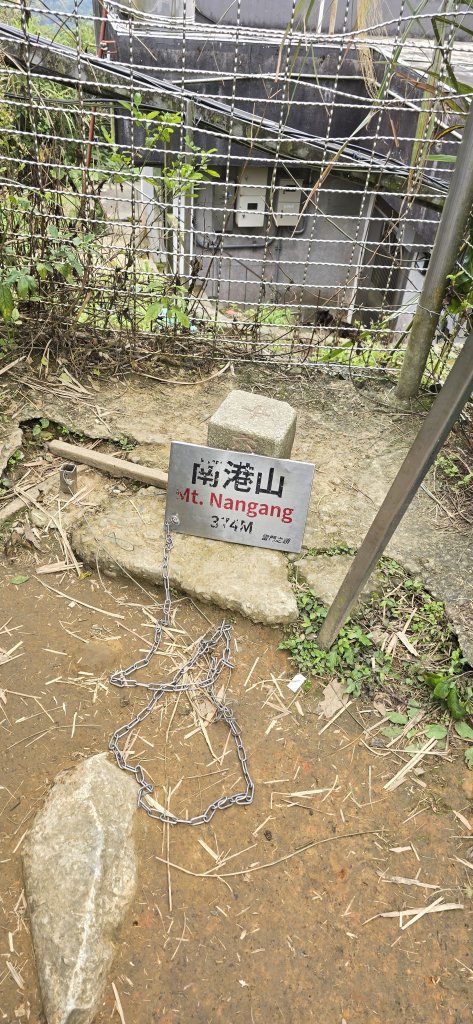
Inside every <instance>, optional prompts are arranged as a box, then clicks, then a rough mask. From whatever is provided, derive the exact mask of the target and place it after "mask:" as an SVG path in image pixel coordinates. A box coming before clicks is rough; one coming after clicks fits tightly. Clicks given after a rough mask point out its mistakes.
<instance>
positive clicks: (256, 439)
mask: <svg viewBox="0 0 473 1024" xmlns="http://www.w3.org/2000/svg"><path fill="white" fill-rule="evenodd" d="M296 423H297V414H296V411H295V409H293V408H292V406H290V405H289V403H288V402H280V401H279V400H278V399H276V398H266V396H265V395H259V394H258V395H255V394H253V392H252V391H240V390H239V389H235V390H234V391H231V392H230V394H229V395H227V397H226V398H225V400H224V401H223V402H222V404H221V405H220V406H219V408H218V409H217V410H216V411H215V412H214V414H213V416H211V418H210V420H209V425H208V430H207V442H208V444H209V445H210V447H211V448H225V449H227V448H231V449H235V448H236V449H238V451H240V452H256V454H257V455H269V456H271V458H275V459H290V457H291V452H292V445H293V443H294V435H295V432H296Z"/></svg>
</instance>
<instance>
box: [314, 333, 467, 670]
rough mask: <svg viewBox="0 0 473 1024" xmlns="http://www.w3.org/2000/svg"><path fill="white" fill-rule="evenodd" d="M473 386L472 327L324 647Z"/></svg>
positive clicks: (359, 558) (327, 629)
mask: <svg viewBox="0 0 473 1024" xmlns="http://www.w3.org/2000/svg"><path fill="white" fill-rule="evenodd" d="M472 390H473V331H472V332H471V334H469V335H468V338H467V339H466V341H465V344H464V346H463V349H462V351H461V352H460V354H459V356H458V358H457V360H456V362H455V364H454V366H453V367H452V369H451V370H450V373H449V375H448V377H447V380H446V381H445V384H444V386H443V388H442V390H441V392H440V394H439V395H437V398H436V399H435V401H434V404H433V405H432V408H431V410H430V412H429V413H428V414H427V416H426V418H425V420H424V422H423V424H422V426H421V428H420V430H419V433H418V434H417V437H416V439H415V441H414V442H413V444H412V446H411V448H410V451H409V452H408V454H407V455H406V458H405V459H404V462H403V464H402V466H401V468H400V470H399V472H398V474H397V476H396V478H395V480H394V482H393V483H392V484H391V487H390V489H389V491H388V493H387V495H386V497H385V499H384V501H383V503H382V505H381V508H380V509H379V512H378V513H377V515H376V516H375V518H374V520H373V522H372V524H371V526H370V528H369V530H368V533H367V534H366V537H365V539H364V541H363V543H362V545H361V547H360V549H359V551H358V552H357V554H356V555H355V558H354V560H353V564H352V565H351V567H350V569H349V571H348V573H347V575H346V576H345V579H344V580H343V583H342V585H341V587H340V590H339V591H338V594H337V595H336V597H335V599H334V601H333V602H332V604H331V606H330V608H329V611H328V614H327V618H326V619H325V621H324V623H323V625H322V628H321V630H320V632H319V635H318V641H317V642H318V644H319V647H321V648H322V649H323V650H324V651H328V649H329V647H331V646H332V644H333V642H334V640H335V638H336V636H337V634H338V631H339V629H341V627H342V626H343V623H344V622H345V619H346V618H347V617H348V615H349V613H350V610H351V608H352V607H353V605H354V603H355V601H356V599H357V597H358V595H359V594H360V591H361V590H362V588H363V586H364V584H365V583H366V581H367V579H368V577H369V576H370V574H371V572H372V571H373V569H374V567H375V565H376V563H377V561H378V559H379V558H380V556H381V555H382V553H383V551H384V549H385V547H386V545H387V544H388V542H389V540H390V539H391V537H392V535H393V533H394V531H395V529H396V527H397V526H398V524H399V523H400V521H401V519H402V517H403V515H404V513H405V512H406V510H407V508H408V507H409V505H410V503H411V501H412V498H413V497H414V495H415V493H416V491H417V489H418V487H419V485H420V484H421V482H422V480H423V479H424V477H425V475H426V473H427V470H428V469H429V468H430V466H431V465H432V463H433V462H434V460H435V458H436V456H437V454H438V452H439V451H440V449H441V447H442V445H443V443H444V441H445V440H446V438H447V437H448V434H449V433H450V430H451V429H452V427H453V425H454V423H455V422H456V420H457V419H458V417H459V415H460V413H461V411H462V408H463V406H464V404H465V402H466V401H467V400H468V398H469V397H470V395H471V392H472Z"/></svg>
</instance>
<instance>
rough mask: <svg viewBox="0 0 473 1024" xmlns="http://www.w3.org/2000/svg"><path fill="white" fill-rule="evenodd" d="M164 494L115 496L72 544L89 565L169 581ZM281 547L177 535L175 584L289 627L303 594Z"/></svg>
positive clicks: (77, 533) (255, 617)
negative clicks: (298, 594)
mask: <svg viewBox="0 0 473 1024" xmlns="http://www.w3.org/2000/svg"><path fill="white" fill-rule="evenodd" d="M164 498H165V495H164V494H163V492H162V491H158V490H157V489H155V488H153V487H146V488H142V489H141V490H139V491H138V492H137V493H136V494H134V495H133V496H132V497H131V496H128V495H120V496H118V497H116V498H112V500H110V501H109V502H107V504H106V505H104V506H103V508H102V509H100V510H99V511H98V512H97V513H96V514H95V515H94V516H93V517H91V518H90V519H87V520H85V521H84V522H83V523H82V525H79V526H78V527H77V528H76V529H74V530H73V532H72V536H71V543H72V547H73V549H74V551H75V553H76V554H77V555H78V557H79V558H80V559H81V560H82V561H83V562H85V563H88V564H89V565H92V566H95V565H96V564H97V565H98V566H99V568H100V569H101V570H103V572H105V573H108V574H109V575H112V576H116V575H119V574H120V573H121V572H123V570H126V572H128V573H130V574H131V575H132V576H133V577H136V578H138V579H141V580H148V581H150V582H151V583H157V584H161V583H162V558H163V539H164V538H163V520H164ZM287 573H288V563H287V560H286V558H285V557H284V555H282V554H281V553H280V552H279V551H266V550H262V549H259V548H251V547H243V546H242V545H239V544H226V543H225V542H220V543H219V542H216V541H210V540H203V539H201V538H200V537H184V536H182V535H180V534H176V535H175V537H174V548H173V551H172V553H171V562H170V580H171V585H172V586H174V587H178V588H179V590H182V591H183V592H184V593H185V594H190V595H191V596H192V597H196V598H199V599H200V600H202V601H211V602H212V603H213V604H216V605H217V607H219V608H223V609H225V610H226V611H236V612H240V613H241V615H245V616H247V618H249V619H251V620H252V621H253V622H264V623H269V624H270V625H271V624H284V623H289V622H294V621H295V619H296V618H297V605H296V599H295V596H294V593H293V590H292V587H291V586H290V584H289V582H288V578H287Z"/></svg>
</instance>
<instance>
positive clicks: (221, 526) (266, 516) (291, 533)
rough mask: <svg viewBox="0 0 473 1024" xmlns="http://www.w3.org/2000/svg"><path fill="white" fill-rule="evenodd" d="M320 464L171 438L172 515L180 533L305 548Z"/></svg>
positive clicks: (168, 512)
mask: <svg viewBox="0 0 473 1024" xmlns="http://www.w3.org/2000/svg"><path fill="white" fill-rule="evenodd" d="M313 476H314V466H313V465H311V464H310V463H308V462H293V461H289V460H284V459H273V458H266V457H265V456H264V455H253V454H248V453H246V452H235V451H224V450H222V449H220V448H206V447H204V446H201V445H195V444H183V443H181V442H180V441H173V442H172V443H171V457H170V461H169V472H168V490H167V502H166V520H167V521H168V522H172V529H173V530H174V531H176V532H177V533H186V534H191V535H192V536H194V537H207V538H209V539H212V540H224V541H230V542H232V543H235V544H249V545H251V546H252V547H261V548H274V549H276V550H278V551H300V549H301V547H302V541H303V538H304V529H305V523H306V519H307V510H308V507H309V500H310V493H311V488H312V479H313Z"/></svg>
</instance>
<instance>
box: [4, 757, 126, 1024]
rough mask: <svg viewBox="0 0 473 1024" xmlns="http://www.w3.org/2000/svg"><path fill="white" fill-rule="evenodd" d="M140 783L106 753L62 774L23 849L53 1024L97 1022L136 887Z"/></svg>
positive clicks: (43, 986) (36, 947)
mask: <svg viewBox="0 0 473 1024" xmlns="http://www.w3.org/2000/svg"><path fill="white" fill-rule="evenodd" d="M136 798H137V788H136V785H135V782H134V781H133V779H131V778H130V776H129V775H127V774H126V772H122V771H120V769H119V768H117V767H116V765H114V764H112V763H111V761H110V760H109V756H108V755H107V754H97V755H96V756H95V757H90V758H88V759H87V760H86V761H84V762H83V763H82V764H81V765H79V766H78V767H77V768H75V769H74V770H73V771H71V772H68V773H64V774H63V775H60V776H59V778H58V779H57V780H56V782H55V784H54V786H53V788H52V790H51V792H50V793H49V795H48V797H47V799H46V803H45V804H44V806H43V808H42V810H40V812H39V814H38V815H37V817H36V819H35V822H34V825H33V828H32V829H31V832H30V833H29V835H28V837H27V839H26V842H25V845H24V850H23V863H24V874H25V887H26V896H27V902H28V911H29V916H30V921H31V930H32V936H33V945H34V950H35V957H36V966H37V970H38V977H39V983H40V988H41V995H42V1000H43V1007H44V1012H45V1015H46V1020H47V1024H90V1022H91V1021H92V1020H93V1019H94V1017H95V1015H96V1013H97V1010H98V1007H99V1005H100V1002H101V999H102V996H103V991H104V987H105V983H106V980H107V977H108V971H109V968H110V966H111V963H112V959H113V953H114V942H115V940H116V938H117V933H118V929H119V926H120V923H121V921H122V919H123V916H124V913H125V910H126V908H127V907H128V905H129V903H130V900H131V898H132V896H133V893H134V890H135V884H136V860H135V853H134V844H133V835H132V826H133V818H134V813H135V810H136V806H137V799H136Z"/></svg>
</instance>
